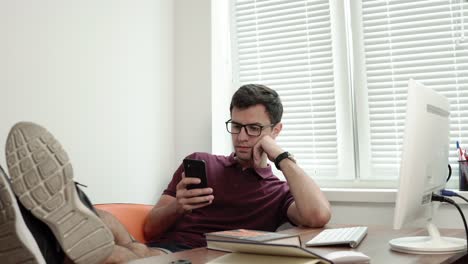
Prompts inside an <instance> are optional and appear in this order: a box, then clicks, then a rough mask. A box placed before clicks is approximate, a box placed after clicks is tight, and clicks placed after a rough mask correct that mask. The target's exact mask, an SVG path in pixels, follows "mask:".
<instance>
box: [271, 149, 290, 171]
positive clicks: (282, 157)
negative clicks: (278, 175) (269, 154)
mask: <svg viewBox="0 0 468 264" xmlns="http://www.w3.org/2000/svg"><path fill="white" fill-rule="evenodd" d="M290 155H291V154H289V152H287V151H285V152H283V153H281V154H279V155H278V156H277V157H276V159H275V166H276V168H277V169H278V170H281V168H280V166H279V164H280V162H281V161H282V160H284V159H287V158H289V156H290Z"/></svg>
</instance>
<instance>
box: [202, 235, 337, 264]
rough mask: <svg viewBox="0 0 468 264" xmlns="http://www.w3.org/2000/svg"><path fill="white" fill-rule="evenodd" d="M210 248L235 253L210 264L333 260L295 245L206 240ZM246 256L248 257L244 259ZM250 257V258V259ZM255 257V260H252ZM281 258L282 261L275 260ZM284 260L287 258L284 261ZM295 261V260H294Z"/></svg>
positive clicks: (311, 263) (323, 263)
mask: <svg viewBox="0 0 468 264" xmlns="http://www.w3.org/2000/svg"><path fill="white" fill-rule="evenodd" d="M208 243H209V244H210V245H209V246H210V248H211V249H217V250H222V251H227V252H232V253H235V254H232V253H231V254H228V255H225V256H222V257H220V258H217V259H215V260H213V261H210V262H209V263H210V264H226V263H267V264H277V263H278V264H279V263H294V264H315V263H317V264H318V263H320V264H332V263H333V262H332V261H330V260H328V259H326V258H324V257H323V256H320V255H318V254H316V253H314V252H312V251H310V250H308V249H305V248H302V247H300V246H297V245H284V244H268V243H257V242H250V241H249V242H246V241H216V240H211V241H208ZM246 258H249V259H248V260H247V261H245V259H246ZM250 258H251V259H250ZM253 259H255V260H253ZM275 259H276V260H277V261H279V260H282V261H283V262H277V261H276V262H275ZM285 260H287V261H286V262H285ZM294 261H296V262H294Z"/></svg>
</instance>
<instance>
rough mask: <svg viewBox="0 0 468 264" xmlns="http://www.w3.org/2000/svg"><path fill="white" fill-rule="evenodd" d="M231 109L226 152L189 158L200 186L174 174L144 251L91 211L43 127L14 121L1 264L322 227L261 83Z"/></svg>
mask: <svg viewBox="0 0 468 264" xmlns="http://www.w3.org/2000/svg"><path fill="white" fill-rule="evenodd" d="M230 111H231V119H230V120H229V121H227V122H226V128H227V130H228V132H229V133H231V134H232V142H233V145H234V148H235V152H234V153H232V154H231V155H230V156H227V157H225V156H215V155H210V154H206V153H194V154H192V155H190V156H189V157H190V158H193V159H203V160H205V162H206V165H207V177H208V185H209V188H204V189H192V190H187V186H188V185H190V184H196V183H198V182H199V179H196V178H185V177H184V173H183V169H182V166H180V167H179V168H178V169H177V170H176V172H175V173H174V176H173V178H172V181H171V182H170V183H169V186H168V188H167V189H166V190H165V191H164V193H163V195H162V196H161V198H160V200H159V202H158V203H157V204H156V205H155V206H154V208H153V209H152V211H151V212H150V214H149V216H148V218H147V220H146V224H145V235H146V237H147V240H150V239H152V240H153V242H152V243H150V245H149V246H150V247H146V246H145V245H143V244H141V243H138V242H136V241H135V240H134V239H133V238H132V237H131V236H130V235H129V233H128V232H127V231H126V230H125V228H124V227H123V226H122V224H121V223H119V222H118V221H117V219H116V218H115V217H113V216H112V215H111V214H109V213H106V212H104V211H100V210H95V209H94V208H93V206H92V204H91V202H90V201H89V200H88V199H87V198H86V196H85V195H84V193H82V192H81V191H80V189H79V188H78V187H75V184H74V183H73V170H72V167H71V163H70V162H69V159H68V156H67V154H66V153H65V151H64V150H63V149H62V147H61V145H60V143H59V142H58V141H57V140H55V138H54V137H53V136H52V135H51V134H50V133H49V132H48V131H47V130H45V129H44V128H42V127H40V126H38V125H36V124H33V123H18V124H17V125H15V126H14V127H13V128H12V130H11V131H10V134H9V138H8V140H7V144H6V159H7V162H8V169H9V172H10V175H11V176H12V179H11V185H12V188H10V179H9V178H8V177H7V175H6V174H5V173H3V171H2V170H1V168H0V236H1V237H2V239H0V259H1V260H2V263H4V262H5V263H7V264H9V263H18V262H28V263H45V262H46V263H63V262H64V261H65V262H66V263H68V262H75V263H86V264H88V263H103V262H104V263H122V262H127V261H129V260H132V259H137V258H142V257H148V256H153V255H158V254H161V253H162V252H163V251H164V248H166V249H169V250H171V251H179V250H184V249H189V248H193V247H201V246H205V245H206V241H205V238H204V235H203V234H204V233H206V232H213V231H219V230H226V229H233V228H248V229H257V230H265V231H274V230H276V229H277V228H278V227H279V226H280V225H281V224H283V223H285V222H287V221H289V222H291V223H292V224H295V225H302V226H308V227H321V226H323V225H325V224H326V223H327V222H328V221H329V219H330V204H329V203H328V201H327V199H326V198H325V196H324V195H323V193H322V192H321V191H320V189H319V188H318V186H317V185H316V184H315V182H314V181H313V180H312V179H311V178H310V177H309V176H307V175H306V174H305V172H304V171H303V170H302V169H301V168H300V167H299V166H298V165H297V164H296V163H295V161H294V158H293V157H292V156H291V155H289V153H287V152H285V151H284V150H283V149H281V148H280V147H279V146H278V145H277V144H276V142H275V140H274V139H275V138H276V137H277V136H278V135H279V133H280V132H281V129H282V124H281V122H280V121H281V116H282V112H283V107H282V104H281V101H280V99H279V97H278V94H277V93H276V92H275V91H273V90H272V89H270V88H268V87H265V86H262V85H245V86H242V87H241V88H239V90H238V91H237V92H236V93H235V94H234V96H233V98H232V102H231V106H230ZM267 160H270V161H274V163H275V165H276V166H277V168H278V169H280V170H282V171H283V173H284V175H285V178H286V180H287V182H282V181H280V180H279V179H278V178H277V177H276V176H274V175H273V174H272V170H271V167H270V165H268V162H267ZM13 191H14V193H15V194H16V197H15V195H14V194H13ZM18 201H19V203H18ZM158 248H159V249H158Z"/></svg>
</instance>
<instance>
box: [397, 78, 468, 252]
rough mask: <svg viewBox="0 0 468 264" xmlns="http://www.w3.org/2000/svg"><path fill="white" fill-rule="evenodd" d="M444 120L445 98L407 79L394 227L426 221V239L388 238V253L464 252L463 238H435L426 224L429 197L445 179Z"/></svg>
mask: <svg viewBox="0 0 468 264" xmlns="http://www.w3.org/2000/svg"><path fill="white" fill-rule="evenodd" d="M449 116H450V113H449V102H448V100H447V98H445V97H444V96H442V95H440V94H438V93H436V92H435V91H433V90H432V89H429V88H427V87H425V86H424V85H422V84H420V83H418V82H416V81H414V80H409V83H408V98H407V103H406V120H405V130H404V136H403V147H402V155H401V163H400V178H399V186H398V193H397V200H396V205H395V215H394V221H393V226H394V228H395V229H400V228H402V227H404V226H408V225H412V224H419V225H420V224H421V223H425V225H426V226H427V229H428V232H429V236H425V237H406V238H399V239H394V240H391V241H390V245H391V248H392V249H393V250H397V251H403V252H408V253H431V254H433V253H435V252H437V253H448V252H453V251H460V250H464V249H465V244H466V243H465V240H463V239H457V238H442V237H440V235H439V232H438V230H437V227H435V225H434V224H432V222H431V220H432V217H433V216H434V214H435V213H436V210H437V207H438V205H439V202H432V201H431V197H432V193H436V194H439V193H440V191H441V190H442V189H444V187H445V182H446V179H447V176H448V154H449V127H450V121H449ZM441 242H442V243H441Z"/></svg>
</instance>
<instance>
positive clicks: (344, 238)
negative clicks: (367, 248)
mask: <svg viewBox="0 0 468 264" xmlns="http://www.w3.org/2000/svg"><path fill="white" fill-rule="evenodd" d="M366 235H367V226H356V227H343V228H330V229H325V230H323V231H322V232H320V233H319V234H318V235H316V236H315V237H314V238H312V239H311V240H309V241H308V242H307V243H306V246H310V247H313V246H329V245H342V244H349V246H350V247H352V248H355V247H357V246H358V245H359V243H361V241H362V239H363V238H364V237H365V236H366Z"/></svg>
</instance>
